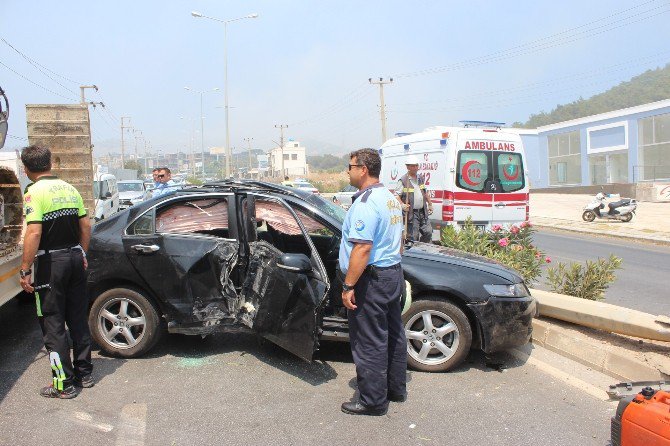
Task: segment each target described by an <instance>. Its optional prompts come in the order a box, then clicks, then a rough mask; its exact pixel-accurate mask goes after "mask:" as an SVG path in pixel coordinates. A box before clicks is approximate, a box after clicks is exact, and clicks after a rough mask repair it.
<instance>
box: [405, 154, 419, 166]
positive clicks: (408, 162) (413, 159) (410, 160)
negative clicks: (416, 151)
mask: <svg viewBox="0 0 670 446" xmlns="http://www.w3.org/2000/svg"><path fill="white" fill-rule="evenodd" d="M411 164H419V158H417V157H416V156H414V155H410V156H409V157H407V160H406V161H405V165H407V166H409V165H411Z"/></svg>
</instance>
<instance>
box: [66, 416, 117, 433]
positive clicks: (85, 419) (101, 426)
mask: <svg viewBox="0 0 670 446" xmlns="http://www.w3.org/2000/svg"><path fill="white" fill-rule="evenodd" d="M74 417H75V418H76V419H77V421H79V422H80V423H81V424H83V425H86V426H89V427H92V428H94V429H97V430H99V431H102V432H110V431H111V430H112V429H114V426H112V425H111V424H107V423H96V422H94V421H93V416H92V415H91V414H90V413H86V412H74Z"/></svg>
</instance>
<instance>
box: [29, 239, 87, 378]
mask: <svg viewBox="0 0 670 446" xmlns="http://www.w3.org/2000/svg"><path fill="white" fill-rule="evenodd" d="M35 263H36V271H35V281H34V282H35V283H34V285H35V286H36V287H39V288H38V289H36V291H35V294H36V296H35V298H36V302H37V316H38V319H39V322H40V327H41V328H42V336H43V338H44V346H45V347H46V349H47V352H49V361H50V363H51V371H52V374H53V382H54V387H56V388H57V389H59V390H62V388H63V387H64V386H68V385H69V384H72V378H74V376H80V377H81V376H86V375H89V374H91V372H92V371H93V365H92V363H91V335H90V333H89V329H88V323H87V313H88V301H87V299H86V271H85V270H84V264H83V255H82V252H81V251H80V250H69V251H57V252H52V253H49V254H45V255H41V256H39V257H38V258H37V261H36V262H35ZM47 285H48V287H47ZM40 288H41V289H40ZM65 324H67V327H68V329H69V331H70V337H71V338H72V346H73V350H74V361H72V360H71V359H70V345H69V342H68V338H67V333H66V331H65ZM73 364H74V367H73Z"/></svg>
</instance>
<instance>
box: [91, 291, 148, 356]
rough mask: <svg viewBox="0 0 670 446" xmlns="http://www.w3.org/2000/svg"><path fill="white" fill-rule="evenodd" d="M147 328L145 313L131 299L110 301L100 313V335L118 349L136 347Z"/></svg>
mask: <svg viewBox="0 0 670 446" xmlns="http://www.w3.org/2000/svg"><path fill="white" fill-rule="evenodd" d="M145 328H146V318H145V315H144V312H143V311H142V309H141V308H140V307H139V306H138V305H137V304H136V303H135V302H133V301H132V300H130V299H126V298H115V299H110V300H109V301H108V302H106V303H105V305H104V306H103V307H102V308H101V309H100V311H99V313H98V329H99V331H100V334H101V335H102V337H103V339H104V340H105V342H107V343H108V344H110V345H111V346H112V347H114V348H116V349H128V348H132V347H134V346H136V345H137V344H138V343H139V342H140V341H141V340H142V338H143V337H144V333H145Z"/></svg>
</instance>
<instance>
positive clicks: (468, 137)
mask: <svg viewBox="0 0 670 446" xmlns="http://www.w3.org/2000/svg"><path fill="white" fill-rule="evenodd" d="M465 122H467V124H466V127H430V128H428V129H426V130H424V131H423V132H421V133H413V134H408V135H402V136H398V137H396V138H393V139H389V140H388V141H386V142H385V143H384V145H382V147H381V148H380V149H379V150H380V155H381V158H382V172H381V181H382V182H383V183H384V185H386V187H388V188H389V189H392V190H393V189H395V187H396V185H397V184H398V180H399V179H400V178H401V177H402V176H403V175H404V174H405V173H407V168H406V167H405V160H406V159H407V157H409V156H410V155H414V156H415V157H417V158H419V161H420V163H419V175H422V176H423V179H424V183H425V185H426V189H427V190H428V192H429V194H430V197H431V201H432V202H433V214H432V215H431V216H430V221H431V224H432V227H433V239H434V240H437V239H439V236H440V228H441V227H443V226H444V225H454V224H457V225H462V224H463V223H464V222H465V220H466V219H467V218H468V217H470V218H471V219H472V222H473V223H474V224H475V225H477V226H479V227H481V228H483V229H491V227H492V226H493V225H496V224H499V225H502V226H509V225H512V224H514V223H520V222H523V221H527V220H528V181H527V179H526V176H527V172H526V170H525V166H526V162H525V161H526V157H525V153H524V150H523V145H522V143H521V138H520V137H519V135H518V134H515V133H510V132H506V131H505V129H503V128H500V127H498V126H496V125H497V123H484V122H479V121H476V122H475V123H476V124H475V125H478V126H479V127H472V126H471V125H472V123H473V122H474V121H464V123H465ZM469 125H470V126H469Z"/></svg>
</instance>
